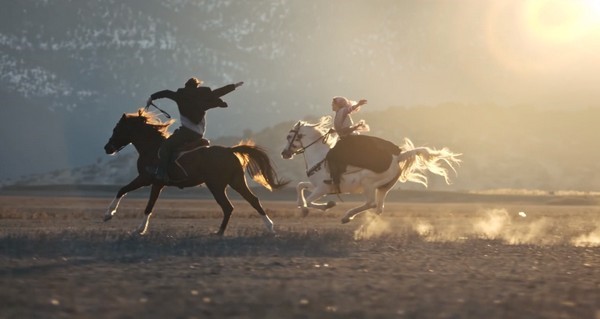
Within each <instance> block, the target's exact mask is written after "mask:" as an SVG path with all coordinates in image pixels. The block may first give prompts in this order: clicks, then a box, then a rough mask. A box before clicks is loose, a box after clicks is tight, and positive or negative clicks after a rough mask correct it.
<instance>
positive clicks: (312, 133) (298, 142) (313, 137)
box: [281, 116, 461, 223]
mask: <svg viewBox="0 0 600 319" xmlns="http://www.w3.org/2000/svg"><path fill="white" fill-rule="evenodd" d="M330 125H331V117H330V116H324V117H322V118H321V119H320V121H319V122H318V123H313V124H311V123H308V122H305V121H298V122H297V123H296V124H294V126H293V127H292V129H291V130H290V132H289V133H288V135H287V146H286V147H285V148H284V149H283V151H282V152H281V157H283V158H284V159H291V158H293V157H294V155H296V154H304V161H305V163H306V175H307V177H308V180H309V181H310V182H305V181H304V182H300V183H298V185H297V186H296V191H297V193H298V198H297V203H298V207H299V208H301V210H302V213H303V215H304V216H306V215H307V214H308V211H309V209H308V208H309V207H311V208H316V209H319V210H322V211H324V210H327V209H329V208H331V207H333V206H335V202H333V201H330V202H328V203H319V202H316V201H317V200H318V199H320V198H321V197H323V196H325V195H327V194H335V193H336V190H335V188H334V187H335V186H334V185H332V184H328V183H325V182H324V181H325V180H329V179H330V174H329V169H328V168H327V165H326V163H325V162H326V161H325V157H326V155H327V153H328V152H329V150H330V149H331V148H332V147H333V146H334V145H335V143H336V141H337V135H336V134H335V133H333V132H332V131H331V130H330V129H329V126H330ZM400 148H401V149H402V152H401V153H400V154H399V155H393V156H392V162H391V164H390V166H389V167H388V169H387V170H386V171H384V172H382V173H376V172H374V171H371V170H368V169H362V168H359V167H354V166H348V169H347V171H346V172H345V173H344V175H343V176H342V179H341V182H340V191H341V192H342V193H351V194H360V193H362V194H364V195H365V197H366V202H365V203H364V204H363V205H361V206H358V207H355V208H352V209H350V210H348V211H347V212H346V214H345V215H344V217H343V218H342V223H347V222H349V221H350V220H352V219H353V218H354V217H355V216H356V215H357V214H359V213H361V212H363V211H366V210H368V209H371V208H375V209H376V210H375V213H376V214H377V215H380V214H381V213H383V207H384V201H385V197H386V196H387V194H388V192H389V191H390V189H391V188H392V187H394V185H396V183H397V182H398V181H401V182H403V183H404V182H407V181H410V182H416V183H420V184H423V185H424V186H425V187H427V177H426V176H425V175H424V174H425V173H426V172H430V173H433V174H436V175H439V176H442V177H443V178H444V179H445V181H446V183H447V184H450V181H449V177H448V170H447V169H446V168H444V167H443V166H442V165H443V164H444V163H445V164H446V165H447V166H448V167H449V168H451V169H452V170H453V171H455V169H454V165H457V164H460V162H461V160H460V159H459V158H458V157H459V156H460V155H461V154H457V153H453V152H451V151H450V150H448V149H447V148H443V149H441V150H435V149H431V148H428V147H414V145H413V144H412V142H411V141H410V140H409V139H405V140H404V145H402V146H400ZM357 152H360V150H357ZM455 172H456V171H455ZM305 190H309V191H310V192H311V193H310V195H309V196H308V197H305V195H304V191H305Z"/></svg>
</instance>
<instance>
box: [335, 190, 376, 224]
mask: <svg viewBox="0 0 600 319" xmlns="http://www.w3.org/2000/svg"><path fill="white" fill-rule="evenodd" d="M364 193H365V194H366V197H367V201H366V202H365V203H364V204H363V205H361V206H358V207H355V208H352V209H350V210H348V211H347V212H346V214H345V215H344V217H343V218H342V224H345V223H348V222H350V221H351V220H352V219H353V218H354V217H355V216H356V215H358V214H359V213H362V212H364V211H365V210H367V209H371V208H374V207H377V204H376V203H375V189H373V188H368V189H365V192H364Z"/></svg>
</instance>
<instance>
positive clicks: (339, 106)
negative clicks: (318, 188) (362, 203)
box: [324, 96, 369, 193]
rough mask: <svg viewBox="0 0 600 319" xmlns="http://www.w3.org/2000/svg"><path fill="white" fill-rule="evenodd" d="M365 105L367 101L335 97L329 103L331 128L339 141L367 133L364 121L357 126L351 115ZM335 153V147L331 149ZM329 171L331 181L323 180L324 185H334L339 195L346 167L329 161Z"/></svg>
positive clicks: (367, 127)
mask: <svg viewBox="0 0 600 319" xmlns="http://www.w3.org/2000/svg"><path fill="white" fill-rule="evenodd" d="M365 104H367V100H364V99H362V100H360V101H358V102H355V101H351V100H349V99H347V98H345V97H343V96H336V97H334V98H333V100H332V101H331V110H332V111H334V112H335V117H334V120H333V128H334V129H335V131H336V132H337V134H338V136H339V137H340V139H343V138H344V137H346V136H348V135H357V134H360V133H359V132H368V131H369V126H368V125H367V124H366V123H365V121H364V120H360V121H359V122H358V124H356V125H355V124H354V121H353V120H352V117H351V116H350V115H351V114H352V113H355V112H358V111H359V110H360V106H361V105H365ZM332 151H333V152H335V147H334V148H333V149H332ZM328 164H329V171H330V174H331V180H325V181H324V182H325V183H326V184H332V183H333V184H334V185H335V187H336V188H335V189H336V190H337V192H338V193H339V190H340V179H341V175H342V174H343V173H344V171H345V170H346V167H345V166H346V165H345V164H343V163H337V161H334V160H329V163H328Z"/></svg>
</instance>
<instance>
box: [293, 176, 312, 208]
mask: <svg viewBox="0 0 600 319" xmlns="http://www.w3.org/2000/svg"><path fill="white" fill-rule="evenodd" d="M312 188H313V185H312V183H310V182H300V183H298V185H296V195H297V198H296V203H297V204H298V208H302V207H306V198H305V196H304V191H305V190H309V191H311V190H312Z"/></svg>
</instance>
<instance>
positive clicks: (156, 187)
mask: <svg viewBox="0 0 600 319" xmlns="http://www.w3.org/2000/svg"><path fill="white" fill-rule="evenodd" d="M163 187H165V185H163V184H152V189H151V190H150V198H149V199H148V204H146V209H145V210H144V219H143V220H142V223H141V224H140V226H138V228H137V229H136V232H137V233H138V234H140V235H146V234H147V233H148V224H149V223H150V217H151V216H152V209H153V208H154V204H156V200H157V199H158V196H159V195H160V192H161V191H162V189H163Z"/></svg>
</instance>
